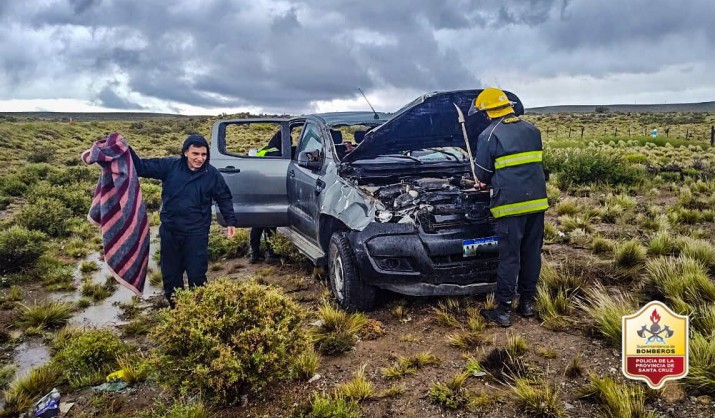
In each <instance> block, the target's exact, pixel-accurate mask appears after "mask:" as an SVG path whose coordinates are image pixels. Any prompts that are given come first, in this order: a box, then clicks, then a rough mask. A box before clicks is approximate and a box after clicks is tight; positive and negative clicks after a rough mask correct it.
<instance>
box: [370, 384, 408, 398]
mask: <svg viewBox="0 0 715 418" xmlns="http://www.w3.org/2000/svg"><path fill="white" fill-rule="evenodd" d="M405 390H406V389H405V387H404V386H402V385H392V386H390V387H389V388H387V389H385V390H384V391H382V392H380V394H379V395H377V397H378V398H396V397H398V396H400V395H402V394H403V393H405Z"/></svg>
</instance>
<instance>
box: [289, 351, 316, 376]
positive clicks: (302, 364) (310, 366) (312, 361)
mask: <svg viewBox="0 0 715 418" xmlns="http://www.w3.org/2000/svg"><path fill="white" fill-rule="evenodd" d="M319 365H320V354H318V353H316V352H315V350H313V349H312V348H311V349H308V350H305V351H303V352H302V353H300V354H299V355H298V357H296V359H295V362H294V363H293V368H292V370H291V375H292V376H293V377H294V378H297V379H304V380H307V379H310V378H311V377H313V376H315V374H316V373H317V372H318V366H319Z"/></svg>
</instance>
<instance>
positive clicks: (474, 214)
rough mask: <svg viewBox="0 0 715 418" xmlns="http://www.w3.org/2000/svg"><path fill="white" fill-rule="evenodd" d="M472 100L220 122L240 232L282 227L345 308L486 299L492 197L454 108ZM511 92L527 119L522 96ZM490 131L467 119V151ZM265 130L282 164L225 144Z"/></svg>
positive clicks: (214, 154) (454, 95) (223, 161)
mask: <svg viewBox="0 0 715 418" xmlns="http://www.w3.org/2000/svg"><path fill="white" fill-rule="evenodd" d="M478 93H479V91H478V90H464V91H452V92H441V93H432V94H428V95H425V96H422V97H419V98H418V99H416V100H414V101H413V102H411V103H410V104H408V105H407V106H405V107H403V108H402V109H400V110H399V111H397V112H396V113H394V114H392V115H388V114H383V113H373V112H349V113H323V114H314V115H306V116H301V117H296V118H285V119H284V118H273V119H235V120H220V121H218V122H216V124H215V125H214V128H213V132H212V138H211V150H210V151H211V164H212V165H214V166H215V167H216V168H217V169H219V171H221V172H222V173H223V175H224V177H225V179H226V182H227V184H228V185H229V187H230V188H231V191H232V193H233V198H234V210H235V211H236V215H237V218H238V220H239V221H238V222H239V225H238V226H242V227H254V226H256V227H263V226H277V227H279V232H280V233H282V234H284V235H285V236H286V237H288V239H289V240H290V241H291V242H293V243H294V244H295V245H296V247H297V248H298V250H299V251H300V252H302V253H303V254H304V255H305V256H307V257H308V258H309V259H310V260H311V261H312V262H313V263H315V264H316V265H319V266H324V267H326V268H327V270H328V275H329V284H330V288H331V292H332V294H333V296H334V297H335V299H336V301H337V302H338V303H339V304H340V305H341V306H342V307H343V308H345V309H348V310H369V309H371V308H373V306H374V304H375V298H376V295H377V292H378V291H379V289H385V290H390V291H394V292H397V293H401V294H406V295H416V296H427V295H467V294H476V293H483V292H489V291H492V290H493V289H494V285H495V281H496V268H497V262H498V251H497V240H496V237H495V235H496V234H495V232H494V219H493V218H492V216H491V214H490V212H489V200H490V191H489V190H488V189H487V190H480V189H478V188H476V187H475V182H474V177H473V175H472V172H471V170H470V162H469V156H468V153H467V151H466V148H467V147H466V145H465V141H464V137H463V134H462V129H461V126H460V125H459V124H458V121H457V111H456V109H455V107H454V106H455V105H457V106H459V108H460V109H461V110H462V112H463V113H464V114H465V115H466V114H468V110H469V108H470V105H471V103H472V101H473V99H474V98H475V97H476V96H477V94H478ZM507 95H508V96H509V98H510V100H512V101H514V102H515V103H516V105H515V110H516V113H517V114H523V106H522V105H521V102H520V101H519V99H518V98H517V97H516V96H515V95H513V94H511V93H509V92H507ZM488 124H489V122H488V121H487V119H486V118H485V116H484V115H483V114H481V113H476V114H472V115H470V116H468V117H467V121H466V129H467V134H468V137H469V139H470V144H471V148H472V150H473V151H474V150H476V140H477V137H478V135H479V133H481V131H482V130H484V128H486V126H487V125H488ZM261 131H262V132H264V134H263V137H262V139H261V140H260V141H261V142H254V143H253V144H255V146H256V148H260V147H262V146H263V145H265V143H267V142H268V139H269V138H271V135H273V137H275V136H276V135H280V139H281V142H280V143H281V146H280V153H281V155H280V156H271V157H259V156H254V154H256V153H255V149H254V150H248V153H247V155H246V152H245V151H246V150H245V149H241V145H236V144H234V143H232V142H235V141H239V140H240V141H245V135H244V134H245V133H246V132H254V133H255V132H261ZM242 135H243V137H242ZM350 137H352V138H350ZM234 138H235V139H234ZM241 138H243V139H241ZM217 216H218V218H219V222H220V223H223V219H221V216H220V214H217Z"/></svg>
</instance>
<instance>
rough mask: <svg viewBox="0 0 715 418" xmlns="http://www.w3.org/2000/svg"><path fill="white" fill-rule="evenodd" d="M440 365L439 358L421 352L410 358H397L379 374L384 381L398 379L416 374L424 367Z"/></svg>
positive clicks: (426, 352)
mask: <svg viewBox="0 0 715 418" xmlns="http://www.w3.org/2000/svg"><path fill="white" fill-rule="evenodd" d="M441 363H442V360H441V359H440V358H439V357H437V356H435V355H434V354H432V353H430V352H428V351H423V352H420V353H417V354H416V355H414V356H410V357H403V356H398V357H397V361H395V363H393V365H392V366H389V367H385V368H383V369H382V370H381V372H382V376H383V377H385V378H386V379H399V378H401V377H403V376H405V375H408V374H414V373H417V371H418V370H420V369H422V368H424V367H427V366H435V365H439V364H441Z"/></svg>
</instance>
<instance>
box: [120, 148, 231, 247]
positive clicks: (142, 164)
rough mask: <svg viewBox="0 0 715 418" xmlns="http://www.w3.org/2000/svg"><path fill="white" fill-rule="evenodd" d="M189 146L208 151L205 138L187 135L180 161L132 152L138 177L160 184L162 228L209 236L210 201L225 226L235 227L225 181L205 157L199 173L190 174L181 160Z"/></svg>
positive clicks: (178, 159) (187, 167)
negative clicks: (221, 217)
mask: <svg viewBox="0 0 715 418" xmlns="http://www.w3.org/2000/svg"><path fill="white" fill-rule="evenodd" d="M190 145H194V146H199V147H206V150H207V151H208V149H209V144H208V142H206V139H205V138H204V137H202V136H200V135H190V136H188V137H187V138H186V141H184V146H183V147H182V149H181V157H165V158H139V156H137V154H136V153H135V152H134V150H133V149H132V150H131V153H132V160H133V161H134V166H135V167H136V170H137V174H138V175H139V176H140V177H148V178H152V179H158V180H161V181H162V190H161V201H162V205H161V213H160V218H161V223H162V225H164V226H165V227H167V228H170V229H171V230H173V231H176V232H179V233H182V234H187V235H202V234H208V232H209V227H210V226H211V218H212V216H211V204H212V201H216V203H217V204H218V208H219V210H220V211H221V215H223V218H224V219H225V220H226V223H227V224H228V225H236V215H235V214H234V212H233V198H232V196H231V191H230V190H229V188H228V186H227V185H226V181H225V180H224V179H223V176H222V175H221V173H219V172H218V170H216V168H215V167H212V166H211V165H209V158H208V155H207V158H206V162H204V165H203V166H201V168H200V169H198V170H197V171H191V170H190V169H189V165H188V163H187V161H186V157H184V151H186V150H187V149H188V148H189V146H190Z"/></svg>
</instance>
